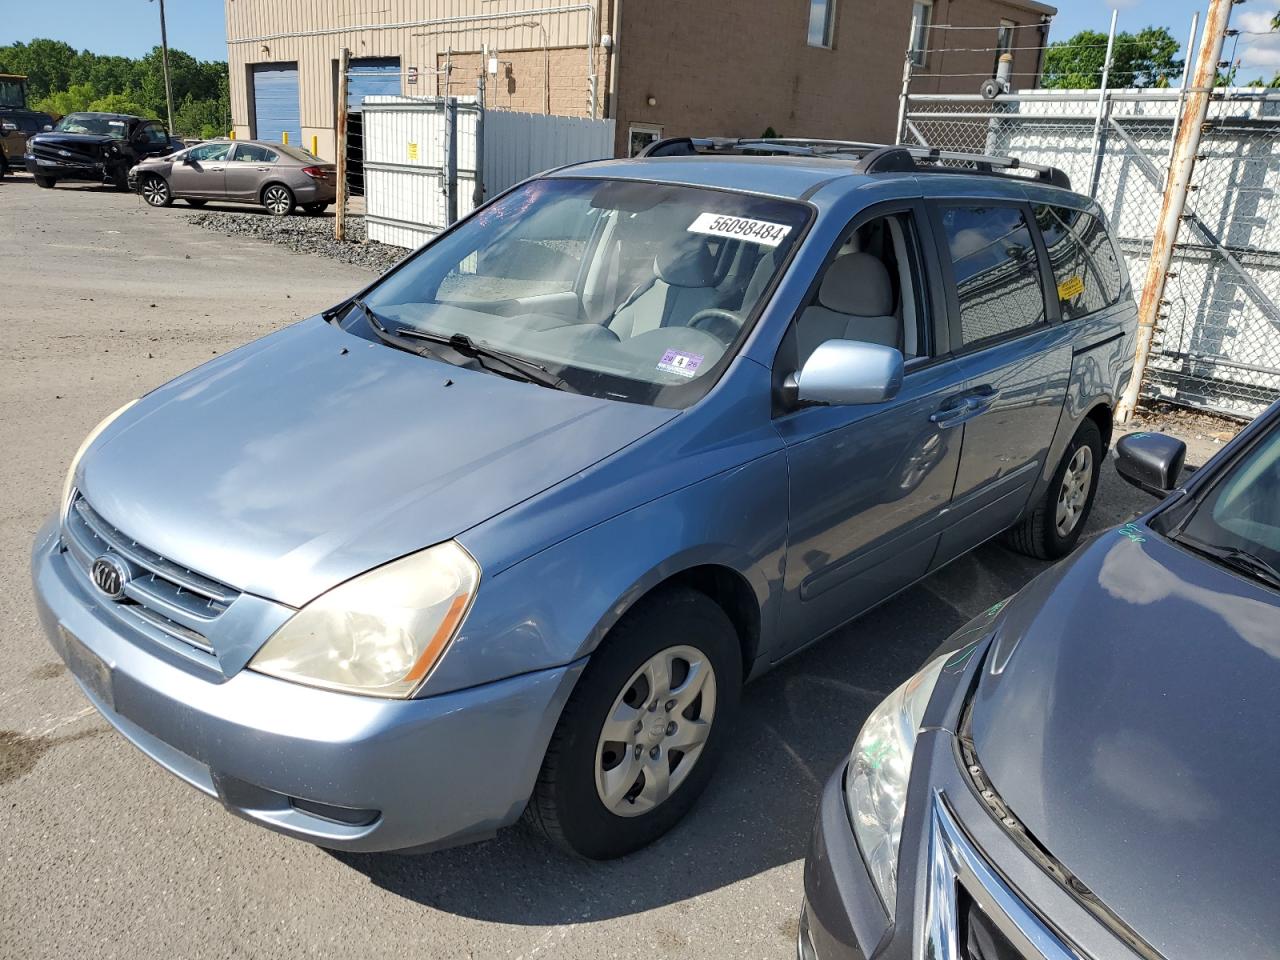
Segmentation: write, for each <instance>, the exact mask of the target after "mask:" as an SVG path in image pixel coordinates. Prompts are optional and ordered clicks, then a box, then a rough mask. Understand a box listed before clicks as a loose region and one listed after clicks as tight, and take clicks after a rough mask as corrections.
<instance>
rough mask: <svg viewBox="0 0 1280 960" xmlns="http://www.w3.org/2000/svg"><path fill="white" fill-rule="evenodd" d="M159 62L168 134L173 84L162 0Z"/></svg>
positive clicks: (162, 1)
mask: <svg viewBox="0 0 1280 960" xmlns="http://www.w3.org/2000/svg"><path fill="white" fill-rule="evenodd" d="M160 64H161V66H162V67H163V68H164V102H165V106H166V107H167V108H168V111H169V136H171V137H173V136H177V133H176V132H175V131H174V129H173V84H172V83H171V82H170V81H169V31H168V30H167V29H166V28H165V25H164V0H160Z"/></svg>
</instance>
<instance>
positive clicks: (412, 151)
mask: <svg viewBox="0 0 1280 960" xmlns="http://www.w3.org/2000/svg"><path fill="white" fill-rule="evenodd" d="M409 159H410V160H417V159H418V145H417V144H416V143H411V144H409Z"/></svg>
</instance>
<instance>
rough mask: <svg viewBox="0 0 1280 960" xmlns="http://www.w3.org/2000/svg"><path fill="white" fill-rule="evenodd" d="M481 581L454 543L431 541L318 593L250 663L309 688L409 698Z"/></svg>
mask: <svg viewBox="0 0 1280 960" xmlns="http://www.w3.org/2000/svg"><path fill="white" fill-rule="evenodd" d="M479 582H480V568H479V567H478V566H477V565H476V562H475V561H474V560H473V559H471V555H470V554H469V553H467V551H466V550H464V549H462V547H460V546H459V545H458V544H456V543H454V542H453V541H450V542H448V543H442V544H439V545H437V546H434V547H429V548H428V549H426V550H423V551H421V552H419V553H415V554H411V555H410V556H407V557H404V558H403V559H401V560H396V561H394V562H392V563H388V564H387V565H386V566H382V567H378V568H377V569H376V570H371V571H369V572H368V573H365V574H362V575H360V576H358V577H356V578H355V579H354V580H348V581H347V582H346V583H344V584H341V585H339V586H336V587H334V588H333V589H332V590H330V591H329V592H328V593H325V594H321V595H320V596H319V597H317V598H316V599H315V600H312V601H311V602H310V603H308V604H307V605H306V606H305V607H303V608H302V609H301V610H299V611H298V612H297V613H296V614H294V615H293V617H291V618H290V619H289V620H288V621H287V622H286V623H285V624H284V626H282V627H281V628H280V629H279V630H277V631H276V632H275V633H274V634H272V635H271V638H270V639H268V640H267V642H266V643H265V644H263V647H262V649H261V650H259V651H258V653H257V655H256V656H254V658H253V661H252V662H251V663H250V664H249V666H250V667H251V668H252V669H254V670H256V671H258V672H259V673H266V674H270V675H271V676H273V677H279V678H281V679H282V680H293V681H296V682H297V683H305V684H309V685H310V686H313V687H326V688H328V689H331V690H342V691H346V692H348V693H362V694H368V695H371V696H377V697H407V696H409V695H411V694H412V693H413V692H414V691H415V690H417V689H418V687H420V686H421V685H422V682H423V681H424V680H426V678H427V676H428V675H429V674H430V673H431V670H432V668H434V667H435V665H436V664H437V663H439V661H440V658H441V657H442V656H443V655H444V652H445V649H446V648H447V647H448V646H449V643H450V641H452V640H453V637H454V634H456V633H457V632H458V627H459V626H461V624H462V621H463V619H464V618H465V617H466V615H467V609H468V608H469V607H470V605H471V599H472V597H474V596H475V592H476V585H477V584H478V583H479Z"/></svg>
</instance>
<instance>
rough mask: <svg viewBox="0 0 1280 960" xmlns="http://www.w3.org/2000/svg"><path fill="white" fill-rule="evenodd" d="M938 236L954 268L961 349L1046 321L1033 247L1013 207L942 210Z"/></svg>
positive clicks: (1042, 291) (944, 208)
mask: <svg viewBox="0 0 1280 960" xmlns="http://www.w3.org/2000/svg"><path fill="white" fill-rule="evenodd" d="M941 216H942V229H943V234H944V235H945V236H946V239H947V246H948V249H949V250H950V252H951V263H952V265H953V267H954V269H955V278H956V292H957V294H958V295H959V299H960V339H961V342H962V344H963V345H964V346H966V347H968V346H972V345H973V344H978V343H983V342H984V341H989V340H995V339H998V338H1002V337H1007V336H1009V335H1011V334H1014V333H1017V332H1019V331H1022V330H1027V329H1030V328H1032V327H1035V326H1037V325H1038V324H1042V323H1044V322H1045V306H1044V289H1043V287H1042V286H1041V283H1040V268H1039V262H1038V260H1037V258H1036V248H1035V244H1034V242H1033V241H1032V239H1031V230H1030V228H1029V227H1028V225H1027V221H1026V218H1025V217H1024V216H1023V214H1022V211H1021V210H1020V209H1019V208H1017V207H998V206H946V207H943V208H942V210H941Z"/></svg>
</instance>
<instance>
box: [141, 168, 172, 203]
mask: <svg viewBox="0 0 1280 960" xmlns="http://www.w3.org/2000/svg"><path fill="white" fill-rule="evenodd" d="M139 190H140V191H141V193H142V199H143V200H145V201H147V203H149V204H150V205H151V206H153V207H168V206H171V205H172V204H173V191H171V190H170V189H169V181H167V180H165V178H164V177H162V176H160V175H158V174H155V173H151V174H148V175H147V176H146V177H145V178H144V179H143V181H142V184H141V186H140V187H139Z"/></svg>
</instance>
